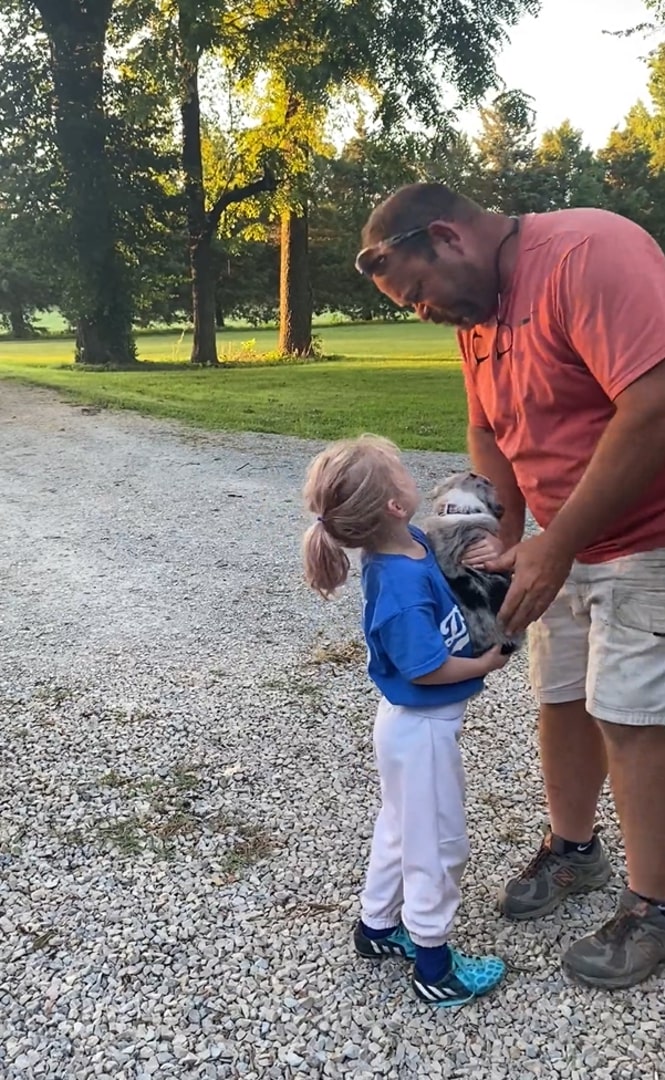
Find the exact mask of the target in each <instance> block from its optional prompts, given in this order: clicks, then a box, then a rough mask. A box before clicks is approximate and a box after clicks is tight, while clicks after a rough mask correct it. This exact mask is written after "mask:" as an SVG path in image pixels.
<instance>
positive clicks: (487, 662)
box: [412, 645, 510, 686]
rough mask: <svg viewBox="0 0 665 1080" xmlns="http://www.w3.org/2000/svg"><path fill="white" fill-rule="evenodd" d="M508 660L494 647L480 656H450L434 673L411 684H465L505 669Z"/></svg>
mask: <svg viewBox="0 0 665 1080" xmlns="http://www.w3.org/2000/svg"><path fill="white" fill-rule="evenodd" d="M509 659H510V656H509V655H504V654H503V653H502V652H501V646H500V645H495V646H494V648H493V649H489V650H488V652H486V653H483V655H482V656H475V657H473V658H470V657H469V658H467V657H465V656H451V657H449V658H448V659H447V660H445V661H444V663H443V664H441V665H440V666H439V667H438V668H436V669H435V670H434V671H430V673H429V674H428V675H421V676H420V678H418V679H412V682H414V683H416V684H417V685H418V686H441V685H443V684H444V683H458V682H466V680H467V679H482V678H483V677H484V676H485V675H488V674H489V672H490V671H498V670H499V669H500V668H502V667H505V665H506V664H507V663H508V661H509Z"/></svg>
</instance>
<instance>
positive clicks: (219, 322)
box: [215, 286, 226, 330]
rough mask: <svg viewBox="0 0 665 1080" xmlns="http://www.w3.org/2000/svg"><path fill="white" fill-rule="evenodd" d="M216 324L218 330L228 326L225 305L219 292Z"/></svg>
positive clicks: (216, 297) (217, 295)
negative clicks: (225, 317)
mask: <svg viewBox="0 0 665 1080" xmlns="http://www.w3.org/2000/svg"><path fill="white" fill-rule="evenodd" d="M218 287H219V286H218ZM215 324H216V326H217V329H218V330H223V329H224V327H225V326H226V321H225V319H224V307H223V305H222V301H221V300H220V298H219V294H218V293H217V294H216V296H215Z"/></svg>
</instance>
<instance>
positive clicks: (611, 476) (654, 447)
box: [546, 342, 665, 557]
mask: <svg viewBox="0 0 665 1080" xmlns="http://www.w3.org/2000/svg"><path fill="white" fill-rule="evenodd" d="M663 350H664V353H665V342H664V343H663ZM615 405H616V413H615V415H614V417H613V418H612V420H611V421H610V423H609V424H608V425H607V428H606V429H605V432H604V434H603V437H602V438H601V440H600V442H599V443H598V446H597V447H596V451H595V453H594V455H593V457H592V458H591V461H590V462H589V465H588V467H587V469H586V472H585V473H584V476H583V477H582V479H581V480H580V482H579V484H578V485H577V487H576V488H575V490H574V491H573V493H572V495H571V496H570V498H569V499H568V500H567V501H566V503H565V504H564V505H563V506H562V508H561V510H559V513H558V514H557V515H556V517H555V518H554V519H553V521H552V522H551V524H550V526H549V528H548V529H547V530H546V531H547V533H548V535H549V537H550V539H551V540H552V542H553V543H554V544H555V545H556V546H557V547H558V548H560V549H561V550H563V551H565V552H568V553H570V554H571V557H574V556H575V555H576V554H577V553H578V552H579V551H582V549H583V548H585V547H587V546H588V545H589V544H591V543H593V541H594V540H596V539H597V538H598V537H599V536H600V535H601V534H602V533H603V532H604V531H605V529H606V528H607V527H608V526H609V525H611V524H612V523H613V522H614V521H616V519H617V518H618V517H620V515H621V514H622V513H623V511H624V510H628V509H629V508H630V506H631V505H632V504H633V503H634V502H636V501H637V500H638V499H639V498H640V496H641V495H643V494H644V492H645V491H646V489H647V488H648V487H649V484H651V483H652V481H653V480H655V479H656V477H657V476H658V474H659V473H661V472H663V471H664V470H665V356H664V359H663V360H662V361H661V363H659V364H658V365H657V366H656V367H654V368H652V369H651V371H648V372H647V373H646V375H642V377H641V378H639V379H637V380H636V381H635V382H634V383H631V385H630V386H628V387H627V389H626V390H624V391H623V393H621V394H619V396H618V397H617V398H616V401H615ZM663 545H664V546H665V536H664V537H663Z"/></svg>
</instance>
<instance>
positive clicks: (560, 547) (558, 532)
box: [541, 514, 585, 562]
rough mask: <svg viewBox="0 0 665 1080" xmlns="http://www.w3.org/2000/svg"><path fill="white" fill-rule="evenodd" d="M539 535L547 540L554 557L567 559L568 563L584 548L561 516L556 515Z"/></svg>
mask: <svg viewBox="0 0 665 1080" xmlns="http://www.w3.org/2000/svg"><path fill="white" fill-rule="evenodd" d="M541 535H542V536H543V537H544V538H545V539H546V540H547V542H548V544H549V546H550V547H551V549H552V550H553V552H554V554H555V555H556V556H559V557H561V558H562V559H569V560H570V562H572V561H573V559H574V558H575V556H576V555H577V553H578V551H580V550H581V549H582V548H583V547H584V546H585V544H584V543H583V542H580V539H579V537H578V536H576V535H574V533H573V530H572V529H571V528H569V527H567V525H566V520H565V517H563V518H562V517H561V514H557V516H556V517H555V518H554V519H553V520H552V521H551V522H550V524H549V525H548V526H547V528H546V529H545V530H544V532H543V533H541Z"/></svg>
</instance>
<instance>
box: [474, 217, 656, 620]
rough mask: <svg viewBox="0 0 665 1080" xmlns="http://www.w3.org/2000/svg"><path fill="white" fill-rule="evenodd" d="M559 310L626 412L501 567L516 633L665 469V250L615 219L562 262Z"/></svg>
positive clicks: (580, 351) (508, 616)
mask: <svg viewBox="0 0 665 1080" xmlns="http://www.w3.org/2000/svg"><path fill="white" fill-rule="evenodd" d="M558 318H559V322H560V325H561V328H562V330H563V332H564V333H565V335H566V337H567V339H568V341H569V343H570V346H571V348H572V349H573V350H574V351H575V353H576V354H577V356H579V357H580V359H581V360H582V361H583V363H584V364H585V365H586V366H587V368H588V369H589V371H590V372H591V374H592V375H593V376H594V378H595V379H596V381H597V382H598V384H599V385H600V386H601V387H602V389H603V390H604V391H605V393H606V394H607V397H608V398H609V399H610V400H611V401H612V402H613V403H614V405H615V409H616V412H615V414H614V416H613V417H612V419H611V420H610V422H609V423H608V425H607V427H606V429H605V432H604V434H603V436H602V438H601V439H600V441H599V443H598V445H597V447H596V450H595V453H594V454H593V456H592V458H591V460H590V461H589V462H588V464H587V467H586V470H585V472H584V475H583V476H582V479H581V480H580V482H579V484H578V485H577V487H576V488H575V490H574V491H573V492H572V494H571V495H570V497H569V498H568V500H567V501H566V503H565V504H564V506H562V508H561V509H560V510H559V513H558V514H557V515H556V517H555V518H554V519H553V521H552V522H551V523H550V525H549V527H548V528H547V529H546V530H545V531H544V532H543V533H541V534H540V535H539V536H536V537H532V538H531V539H529V540H526V541H524V542H523V543H521V544H519V545H518V546H517V547H516V548H513V549H512V551H508V552H506V554H505V555H504V556H501V558H499V559H498V560H496V561H495V563H494V564H493V565H492V567H491V568H492V569H495V570H513V571H514V575H513V581H512V585H511V587H510V590H509V592H508V595H507V596H506V600H505V602H504V605H503V608H502V610H501V612H500V617H501V619H502V621H503V622H504V625H505V628H506V631H507V632H508V633H509V634H515V633H518V632H519V631H520V630H523V629H524V628H525V627H526V626H528V625H529V623H531V622H533V621H534V620H535V619H537V618H539V617H540V615H542V613H543V612H544V611H545V610H546V608H547V607H548V606H549V604H550V603H551V601H552V600H553V599H554V597H555V595H556V593H557V592H558V590H559V588H560V587H561V585H562V584H563V582H564V580H565V578H566V575H567V574H568V573H569V571H570V567H571V565H572V562H573V559H574V558H575V556H576V555H577V554H578V553H579V552H580V551H581V550H582V549H583V548H585V547H586V546H588V545H589V544H590V543H593V541H594V540H596V539H598V537H600V536H601V535H602V533H603V532H604V531H605V530H606V529H607V527H608V526H609V525H611V524H612V523H613V522H616V521H617V519H620V518H621V515H622V513H624V511H626V510H627V509H628V508H629V507H631V506H632V504H633V503H634V502H636V500H637V499H639V498H640V496H641V495H643V494H644V492H645V490H646V489H647V488H648V486H649V484H651V482H652V481H653V480H654V479H655V477H656V476H657V475H658V473H660V472H662V471H663V470H665V257H664V255H663V252H662V250H661V249H660V248H659V247H658V245H657V244H656V242H655V241H654V240H653V239H652V238H651V237H649V236H648V234H647V233H645V232H644V231H643V230H642V229H638V227H637V226H636V225H634V224H633V223H632V222H629V221H627V220H626V219H623V218H617V219H615V220H614V222H613V223H612V224H611V226H610V224H609V223H608V222H605V226H604V228H602V229H599V230H598V232H594V233H592V234H591V235H590V236H588V237H587V238H586V239H585V240H584V241H583V242H581V243H580V244H578V245H577V246H576V247H575V248H574V249H573V250H572V251H571V252H570V253H569V255H567V256H566V259H565V260H564V262H563V264H562V267H561V270H560V275H559V288H558ZM580 408H583V402H580ZM664 543H665V538H664Z"/></svg>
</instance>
